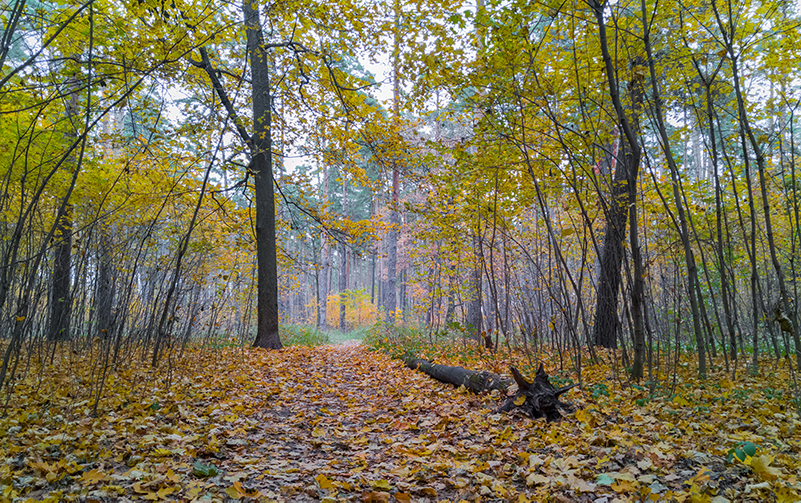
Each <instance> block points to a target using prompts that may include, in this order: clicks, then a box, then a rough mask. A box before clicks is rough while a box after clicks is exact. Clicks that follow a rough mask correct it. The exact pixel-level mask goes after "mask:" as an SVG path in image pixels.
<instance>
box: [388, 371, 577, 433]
mask: <svg viewBox="0 0 801 503" xmlns="http://www.w3.org/2000/svg"><path fill="white" fill-rule="evenodd" d="M403 362H404V363H405V364H406V366H407V367H408V368H410V369H412V370H419V371H420V372H423V373H424V374H426V375H428V376H430V377H432V378H434V379H436V380H437V381H439V382H443V383H445V384H452V385H453V386H456V387H459V386H464V387H465V388H467V390H468V391H470V392H472V393H482V392H484V391H491V390H495V389H497V390H500V391H506V389H507V388H509V386H510V385H511V384H512V381H511V380H509V379H506V378H504V377H502V376H500V375H498V374H495V373H492V372H487V371H477V370H470V369H466V368H463V367H451V366H448V365H440V364H437V363H432V362H430V361H428V360H423V359H420V358H414V357H405V358H403ZM510 370H511V372H512V378H513V379H514V382H516V383H517V392H516V393H515V394H514V395H513V396H510V397H509V398H508V399H507V400H506V401H505V402H504V403H503V405H501V406H500V407H498V408H497V409H496V410H495V412H509V411H511V410H514V409H520V410H522V411H523V412H525V413H526V414H528V415H529V416H530V417H531V418H533V419H537V418H540V417H544V418H546V419H547V420H548V421H558V420H559V419H561V418H562V415H563V414H562V412H563V411H564V412H565V413H569V412H572V411H573V410H574V408H573V406H572V405H570V404H568V403H565V402H562V401H561V400H559V397H560V396H561V395H562V394H563V393H565V392H566V391H568V390H570V389H573V388H574V387H576V386H577V384H573V385H571V386H565V387H563V388H556V387H554V385H553V384H551V381H550V380H549V379H548V374H547V373H546V372H545V369H544V368H543V366H542V364H540V366H539V368H538V369H537V373H536V374H535V376H534V381H531V382H529V381H527V380H526V379H525V378H524V377H523V375H522V374H520V372H519V371H518V370H517V369H516V368H515V367H510Z"/></svg>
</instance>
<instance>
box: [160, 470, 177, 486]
mask: <svg viewBox="0 0 801 503" xmlns="http://www.w3.org/2000/svg"><path fill="white" fill-rule="evenodd" d="M164 477H165V478H166V479H167V480H169V481H170V482H172V483H174V484H177V483H178V482H180V481H181V477H179V476H178V475H176V474H175V472H174V471H172V468H170V469H169V470H168V471H167V473H166V474H164Z"/></svg>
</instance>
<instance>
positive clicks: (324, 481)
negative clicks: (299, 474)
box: [314, 473, 334, 489]
mask: <svg viewBox="0 0 801 503" xmlns="http://www.w3.org/2000/svg"><path fill="white" fill-rule="evenodd" d="M314 480H316V481H317V485H318V486H320V489H331V488H332V487H334V484H333V482H331V479H329V478H328V477H326V476H325V475H323V474H322V473H321V474H320V475H318V476H316V477H314Z"/></svg>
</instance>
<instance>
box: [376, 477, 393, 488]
mask: <svg viewBox="0 0 801 503" xmlns="http://www.w3.org/2000/svg"><path fill="white" fill-rule="evenodd" d="M373 487H375V488H377V489H387V490H389V489H392V486H391V485H389V482H388V481H387V480H384V479H381V480H376V481H374V482H373Z"/></svg>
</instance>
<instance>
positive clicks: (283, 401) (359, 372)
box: [214, 343, 743, 502]
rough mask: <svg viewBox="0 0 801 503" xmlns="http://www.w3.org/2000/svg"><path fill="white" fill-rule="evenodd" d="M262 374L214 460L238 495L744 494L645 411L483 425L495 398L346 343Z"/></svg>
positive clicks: (280, 355) (305, 352)
mask: <svg viewBox="0 0 801 503" xmlns="http://www.w3.org/2000/svg"><path fill="white" fill-rule="evenodd" d="M260 363H261V365H263V368H264V381H263V386H264V388H265V389H269V390H272V391H271V393H273V394H272V396H271V397H270V398H269V399H268V400H267V401H266V402H265V403H264V404H263V405H262V406H261V407H259V408H258V409H257V410H256V411H255V412H254V413H253V414H252V415H251V416H250V417H249V418H248V420H247V423H248V425H249V426H247V427H243V425H242V424H239V423H237V422H233V423H232V424H230V427H227V426H229V425H227V424H226V423H224V422H223V423H220V424H223V426H218V428H217V429H218V430H220V431H219V432H218V436H219V437H220V438H221V440H222V439H224V440H222V441H221V445H222V448H221V450H220V451H219V452H218V453H216V454H215V456H214V457H216V458H217V459H218V460H219V461H221V462H222V467H223V468H224V470H225V477H224V481H228V482H232V481H233V482H237V481H238V480H241V483H240V484H239V485H238V486H237V487H239V488H241V490H242V491H244V492H241V493H239V494H240V495H245V494H248V492H247V489H248V488H250V489H258V490H260V491H261V495H266V496H267V497H268V498H271V499H272V498H275V499H279V500H282V499H283V500H289V501H315V500H320V499H323V500H326V501H335V500H339V499H340V498H345V499H347V500H350V499H355V500H359V501H390V500H392V501H394V500H398V501H410V500H413V501H440V500H449V501H459V500H463V499H464V500H470V501H473V500H475V498H477V497H478V498H481V499H482V500H484V501H487V500H489V501H493V500H515V501H528V500H541V498H542V497H544V496H545V495H551V496H554V497H555V498H556V500H557V501H594V502H611V501H614V500H615V499H616V498H618V497H620V496H623V495H634V494H637V495H640V496H645V495H652V496H654V497H657V499H661V498H668V499H671V498H672V497H674V496H677V495H681V494H689V493H688V491H690V490H692V488H693V487H695V488H696V490H701V488H705V487H706V485H705V484H712V485H713V486H714V487H715V491H718V489H720V490H721V491H722V490H723V489H725V488H727V487H730V486H732V485H735V484H737V485H738V487H739V488H740V490H742V489H743V484H742V483H741V482H739V481H737V480H736V478H737V477H736V474H734V473H733V471H732V469H731V468H727V467H726V466H725V463H724V460H723V458H722V457H719V456H712V455H710V454H708V453H706V452H701V451H703V450H704V449H702V447H701V445H700V444H695V443H690V442H688V440H692V439H690V438H687V439H682V438H681V436H680V434H679V433H678V432H677V431H673V430H670V429H669V428H672V426H670V427H667V426H663V425H662V424H661V423H660V421H659V420H657V419H656V418H654V417H653V416H650V415H648V414H647V413H646V412H645V410H642V411H641V412H642V414H640V413H638V414H635V415H634V416H632V417H626V416H624V415H621V414H618V413H617V412H616V411H614V410H609V411H608V413H603V414H598V412H594V413H591V412H588V411H587V410H582V409H580V411H579V412H578V413H577V414H576V417H572V416H571V417H568V418H565V420H563V421H562V422H560V423H551V424H546V423H545V422H544V421H531V420H530V419H528V418H527V417H521V416H520V415H513V416H509V415H506V414H503V415H502V414H491V410H492V408H494V407H496V406H497V404H498V399H499V398H500V397H498V396H497V395H496V396H495V397H491V396H489V395H485V396H480V397H477V396H474V395H470V394H468V393H466V392H461V391H459V390H455V389H453V388H452V387H449V386H446V385H442V384H440V383H438V382H436V381H434V380H432V379H430V378H428V377H426V376H425V375H423V374H421V373H417V372H414V371H410V370H408V369H405V368H404V367H402V365H401V364H400V363H399V362H397V361H392V360H390V359H389V358H388V357H386V356H385V355H383V354H380V353H375V352H371V351H368V349H367V348H365V347H363V346H361V345H359V344H357V343H349V344H340V345H331V346H324V347H320V348H297V347H295V348H288V349H286V350H284V351H281V352H269V353H262V355H261V362H260ZM696 449H697V450H696ZM679 453H681V455H679ZM218 465H219V462H218ZM237 490H239V489H237ZM229 491H230V489H229ZM229 494H231V493H230V492H229ZM621 501H623V500H621Z"/></svg>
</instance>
